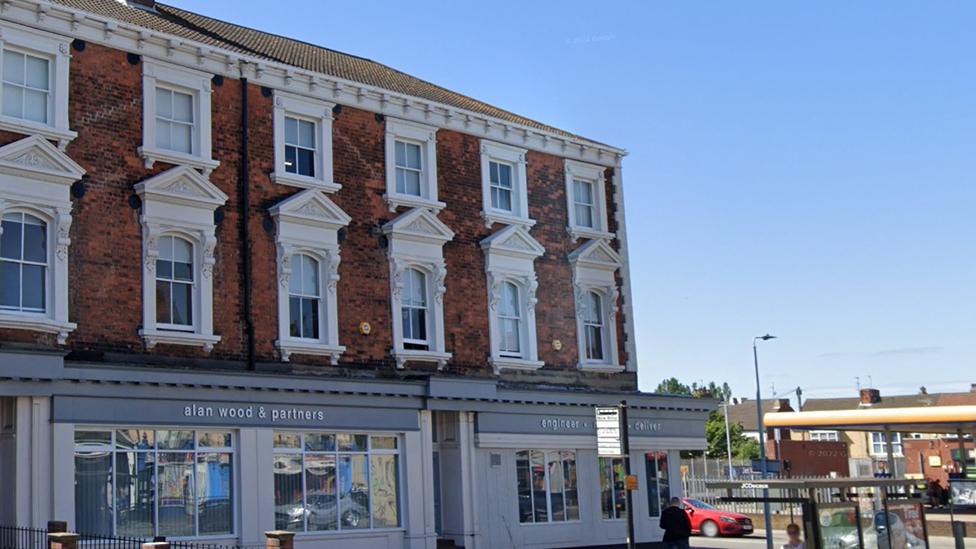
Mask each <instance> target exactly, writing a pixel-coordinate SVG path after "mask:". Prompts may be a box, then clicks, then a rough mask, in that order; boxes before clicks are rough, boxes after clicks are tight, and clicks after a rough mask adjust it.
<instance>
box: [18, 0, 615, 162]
mask: <svg viewBox="0 0 976 549" xmlns="http://www.w3.org/2000/svg"><path fill="white" fill-rule="evenodd" d="M0 6H2V15H3V18H4V19H5V20H7V21H12V22H15V23H19V24H22V25H25V26H28V27H31V28H35V29H41V30H46V31H48V32H54V33H57V34H60V35H62V36H66V37H71V38H77V39H82V40H87V41H90V42H93V43H96V44H101V45H103V46H107V47H110V48H113V49H117V50H122V51H128V52H132V53H137V54H139V55H145V56H147V57H150V58H155V59H159V60H163V61H166V62H168V63H173V64H176V65H181V66H184V67H189V68H193V69H196V70H200V71H206V72H209V73H212V74H220V75H223V76H228V77H231V78H238V77H240V76H241V75H243V76H246V77H247V78H249V79H250V80H251V81H253V82H254V83H255V84H257V85H261V86H266V87H269V88H274V89H279V90H283V91H287V92H290V93H295V94H299V95H305V96H308V97H314V98H316V99H322V100H325V101H330V102H332V103H339V104H343V105H348V106H350V107H356V108H360V109H364V110H369V111H374V112H379V113H382V114H384V115H389V116H394V117H398V118H401V119H407V120H411V121H414V122H419V123H423V124H428V125H435V126H437V127H439V128H444V129H450V130H455V131H459V132H463V133H466V134H469V135H475V136H478V137H483V138H487V139H492V140H495V141H499V142H502V143H507V144H510V145H513V146H516V147H522V148H526V149H532V150H536V151H541V152H545V153H548V154H552V155H556V156H560V157H563V158H570V159H575V160H580V161H584V162H592V163H596V164H600V165H602V166H607V167H612V166H615V165H616V164H617V163H618V162H619V160H620V158H621V157H623V156H625V155H626V154H627V151H626V150H624V149H621V148H617V147H612V146H609V145H601V144H598V143H596V142H592V141H589V140H586V139H576V138H573V137H569V136H565V135H562V134H559V133H556V132H547V131H545V130H540V129H536V128H532V127H530V126H526V125H523V124H518V123H515V122H510V121H506V120H502V119H498V118H492V117H487V116H485V115H483V114H478V113H476V112H474V111H467V110H464V109H459V108H456V107H452V106H449V105H445V104H442V103H438V102H435V101H430V100H427V99H421V98H417V97H412V96H408V95H402V94H398V93H396V92H392V91H390V90H385V89H382V88H378V87H374V86H369V85H366V84H361V83H359V82H353V81H350V80H345V79H342V78H338V77H335V76H331V75H324V74H320V73H315V72H312V71H308V70H305V69H300V68H297V67H294V66H291V65H286V64H284V63H278V62H275V61H269V60H267V59H264V58H260V57H253V56H247V55H241V54H240V53H237V52H234V51H232V50H225V49H221V48H216V47H214V46H212V45H208V44H204V43H202V42H194V41H192V40H188V39H186V38H181V37H177V36H176V35H171V34H167V33H163V32H159V31H154V30H149V29H146V28H144V27H139V26H137V25H132V24H129V23H125V22H122V21H117V20H115V19H111V18H108V17H104V16H101V15H96V14H92V13H89V12H86V11H83V10H77V9H74V8H71V7H69V6H65V5H62V4H52V3H49V2H43V1H37V0H3V1H2V2H0ZM39 13H44V14H45V15H44V17H40V18H39V17H38V14H39Z"/></svg>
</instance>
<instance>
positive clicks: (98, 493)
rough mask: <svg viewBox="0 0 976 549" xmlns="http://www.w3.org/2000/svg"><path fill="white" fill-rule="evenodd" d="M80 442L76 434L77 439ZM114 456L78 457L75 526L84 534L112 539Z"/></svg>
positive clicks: (76, 456) (76, 466)
mask: <svg viewBox="0 0 976 549" xmlns="http://www.w3.org/2000/svg"><path fill="white" fill-rule="evenodd" d="M75 438H76V439H77V433H76V437H75ZM112 501H113V498H112V454H110V453H108V452H91V453H89V452H80V453H76V454H75V525H76V528H77V531H78V532H79V533H82V534H101V535H105V536H110V535H112V514H113V507H112Z"/></svg>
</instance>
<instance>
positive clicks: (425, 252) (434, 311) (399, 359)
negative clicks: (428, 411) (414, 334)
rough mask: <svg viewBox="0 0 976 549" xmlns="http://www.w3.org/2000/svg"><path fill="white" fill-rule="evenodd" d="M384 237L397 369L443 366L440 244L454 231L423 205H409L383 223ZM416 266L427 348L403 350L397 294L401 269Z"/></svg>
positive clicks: (444, 275)
mask: <svg viewBox="0 0 976 549" xmlns="http://www.w3.org/2000/svg"><path fill="white" fill-rule="evenodd" d="M383 233H384V234H385V235H386V236H387V239H388V242H389V244H388V246H389V248H388V250H389V253H388V257H389V260H390V292H391V296H392V298H391V299H390V303H391V311H392V315H393V316H392V321H393V349H392V354H393V356H394V358H395V359H396V364H397V368H403V367H404V365H405V363H406V362H411V361H415V362H436V363H437V366H438V368H443V367H444V366H445V365H446V364H447V361H448V360H450V359H451V356H452V355H451V353H448V352H447V351H446V350H445V347H446V345H445V339H444V292H445V291H446V290H447V288H446V287H445V279H446V278H447V268H446V266H445V263H444V254H443V246H444V243H445V242H448V241H450V240H452V239H453V238H454V232H453V231H451V229H450V228H448V227H447V225H445V224H444V223H442V222H441V221H440V220H439V219H437V217H436V216H435V215H434V214H433V212H431V211H430V210H428V209H426V208H413V209H411V210H408V211H407V212H405V213H403V214H400V215H399V216H397V217H396V218H395V219H393V220H392V221H390V222H388V223H387V224H386V225H384V226H383ZM410 268H413V269H417V270H418V271H420V272H422V273H424V275H426V282H427V288H426V290H427V341H428V344H429V349H427V350H415V349H407V348H405V346H404V341H403V326H402V320H401V318H402V317H401V300H400V298H401V293H402V291H403V288H404V282H405V281H404V272H405V271H406V270H407V269H410Z"/></svg>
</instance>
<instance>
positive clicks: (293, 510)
mask: <svg viewBox="0 0 976 549" xmlns="http://www.w3.org/2000/svg"><path fill="white" fill-rule="evenodd" d="M274 500H275V529H277V530H291V531H293V532H301V531H303V530H304V529H305V508H304V507H303V506H302V456H300V455H291V454H276V455H275V456H274Z"/></svg>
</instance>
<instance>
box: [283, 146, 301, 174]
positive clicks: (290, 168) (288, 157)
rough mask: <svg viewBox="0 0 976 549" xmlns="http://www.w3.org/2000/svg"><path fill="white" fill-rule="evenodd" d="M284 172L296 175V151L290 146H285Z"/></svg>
mask: <svg viewBox="0 0 976 549" xmlns="http://www.w3.org/2000/svg"><path fill="white" fill-rule="evenodd" d="M285 171H286V172H288V173H298V149H296V148H295V147H293V146H291V145H286V146H285Z"/></svg>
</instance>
